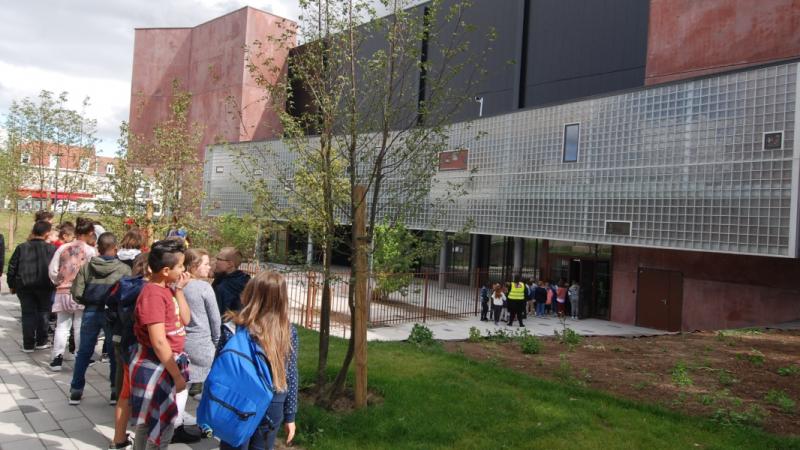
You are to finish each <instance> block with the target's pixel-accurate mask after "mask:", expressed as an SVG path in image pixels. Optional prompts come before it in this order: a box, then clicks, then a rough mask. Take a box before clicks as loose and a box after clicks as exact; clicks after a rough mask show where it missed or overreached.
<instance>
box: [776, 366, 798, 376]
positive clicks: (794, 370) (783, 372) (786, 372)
mask: <svg viewBox="0 0 800 450" xmlns="http://www.w3.org/2000/svg"><path fill="white" fill-rule="evenodd" d="M797 374H800V366H797V365H791V366H788V367H779V368H778V375H780V376H782V377H788V376H790V375H797Z"/></svg>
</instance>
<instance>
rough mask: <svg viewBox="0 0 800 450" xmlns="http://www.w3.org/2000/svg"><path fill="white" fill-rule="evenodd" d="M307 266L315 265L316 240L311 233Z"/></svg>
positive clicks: (309, 235)
mask: <svg viewBox="0 0 800 450" xmlns="http://www.w3.org/2000/svg"><path fill="white" fill-rule="evenodd" d="M306 264H308V265H309V266H310V265H311V264H314V240H313V239H311V233H308V246H307V247H306Z"/></svg>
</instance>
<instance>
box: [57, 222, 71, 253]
mask: <svg viewBox="0 0 800 450" xmlns="http://www.w3.org/2000/svg"><path fill="white" fill-rule="evenodd" d="M74 240H75V225H73V224H72V222H64V223H62V224H61V225H59V226H58V240H57V241H55V242H53V244H55V246H56V248H59V247H61V246H62V245H64V244H69V243H70V242H72V241H74Z"/></svg>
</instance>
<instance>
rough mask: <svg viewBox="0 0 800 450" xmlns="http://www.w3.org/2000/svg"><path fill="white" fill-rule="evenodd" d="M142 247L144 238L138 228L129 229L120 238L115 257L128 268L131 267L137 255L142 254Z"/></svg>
mask: <svg viewBox="0 0 800 450" xmlns="http://www.w3.org/2000/svg"><path fill="white" fill-rule="evenodd" d="M143 245H144V237H143V236H142V232H141V231H139V229H138V228H131V229H130V230H128V232H127V233H125V236H123V237H122V242H120V247H121V248H120V250H119V252H117V257H118V258H119V260H120V261H122V262H124V263H125V264H127V265H128V266H131V267H133V260H134V259H135V258H136V256H137V255H139V254H140V253H142V246H143Z"/></svg>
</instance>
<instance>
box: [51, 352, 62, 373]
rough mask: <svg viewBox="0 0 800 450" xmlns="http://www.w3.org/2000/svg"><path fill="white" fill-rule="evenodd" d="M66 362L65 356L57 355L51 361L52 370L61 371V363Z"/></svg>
mask: <svg viewBox="0 0 800 450" xmlns="http://www.w3.org/2000/svg"><path fill="white" fill-rule="evenodd" d="M63 363H64V357H63V356H61V355H58V356H56V357H55V358H53V362H51V363H50V370H52V371H53V372H61V365H62V364H63Z"/></svg>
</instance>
